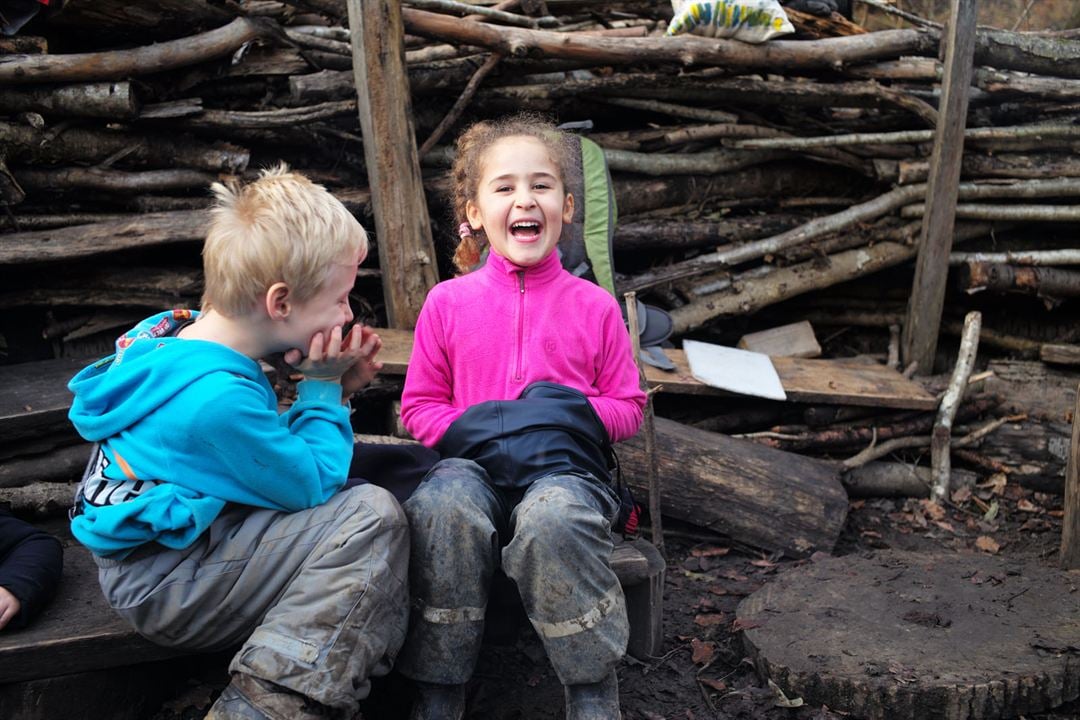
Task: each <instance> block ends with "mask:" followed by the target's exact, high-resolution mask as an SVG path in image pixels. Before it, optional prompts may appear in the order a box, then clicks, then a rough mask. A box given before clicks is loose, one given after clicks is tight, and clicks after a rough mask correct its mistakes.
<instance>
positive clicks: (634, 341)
mask: <svg viewBox="0 0 1080 720" xmlns="http://www.w3.org/2000/svg"><path fill="white" fill-rule="evenodd" d="M623 300H624V301H625V303H626V321H627V325H628V329H629V330H630V341H631V352H632V353H634V364H635V365H636V366H637V369H638V376H639V378H640V382H641V389H642V390H644V391H645V398H646V400H645V409H644V417H643V419H642V426H641V430H642V433H643V434H644V438H645V460H646V472H645V477H646V479H647V480H648V483H649V524H650V526H651V527H652V540H653V544H654V545H656V549H657V550H659V551H660V554H661V555H663V554H664V526H663V521H662V520H661V512H660V497H661V488H660V470H659V463H658V461H657V455H656V427H655V418H654V415H653V403H652V394H651V393H650V392H649V383H648V381H647V380H646V379H645V367H644V366H643V365H642V360H641V336H640V327H641V325H640V324H639V323H638V312H637V294H636V293H633V292H628V293H626V294H625V295H623Z"/></svg>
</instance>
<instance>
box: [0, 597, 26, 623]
mask: <svg viewBox="0 0 1080 720" xmlns="http://www.w3.org/2000/svg"><path fill="white" fill-rule="evenodd" d="M21 609H22V603H20V602H19V598H17V597H15V596H14V595H12V594H11V591H10V590H8V589H7V588H6V587H0V630H3V629H4V627H5V626H6V625H7V624H8V623H9V622H11V618H13V617H15V616H16V615H18V614H19V610H21Z"/></svg>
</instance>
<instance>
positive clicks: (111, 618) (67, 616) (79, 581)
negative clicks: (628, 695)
mask: <svg viewBox="0 0 1080 720" xmlns="http://www.w3.org/2000/svg"><path fill="white" fill-rule="evenodd" d="M45 526H46V525H43V527H45ZM46 529H48V530H49V531H50V532H52V533H53V534H54V535H56V536H57V537H59V538H61V540H62V541H63V543H64V575H63V578H62V580H61V583H60V588H59V591H58V593H57V596H56V598H54V600H53V601H52V603H50V604H49V606H48V607H47V608H46V609H45V610H44V612H43V613H42V614H41V615H40V616H39V617H38V618H37V619H36V620H35V621H34V622H33V623H31V625H30V626H29V627H28V628H24V629H22V630H18V631H11V632H4V633H0V683H18V682H23V681H28V680H36V679H40V678H50V677H57V676H62V675H70V674H75V673H84V672H90V671H94V670H103V669H107V668H114V667H121V666H128V665H140V664H143V663H149V662H154V661H157V660H163V659H166V658H172V657H177V656H180V655H185V654H189V653H186V652H185V651H183V650H176V649H171V648H165V647H161V646H159V645H156V644H154V643H152V642H150V641H149V640H146V639H144V638H142V637H141V636H139V635H138V634H137V633H136V632H135V631H134V630H132V629H131V628H130V627H129V626H128V625H127V623H126V622H124V621H123V620H122V619H121V618H120V617H119V616H118V615H117V614H116V613H114V612H113V611H112V609H111V608H110V607H109V606H108V604H106V602H105V599H104V598H103V597H102V594H101V589H100V588H99V586H98V582H97V565H95V564H94V561H93V559H92V558H91V556H90V553H89V551H87V550H86V549H85V548H83V547H82V546H81V545H79V544H78V543H77V542H76V541H75V540H74V538H72V537H71V535H70V534H69V533H68V531H67V529H66V523H65V522H62V521H55V520H54V521H49V523H47V528H46ZM612 565H613V567H614V569H615V574H616V575H617V576H618V578H619V582H620V583H622V585H623V586H624V587H625V589H626V602H627V612H628V614H629V616H630V625H631V631H630V654H631V655H633V656H635V657H639V658H645V657H648V656H654V655H658V654H659V651H660V646H661V641H662V635H661V629H662V628H661V614H662V591H663V583H664V567H665V566H664V560H663V558H662V557H661V556H660V554H659V552H657V550H656V548H655V547H653V546H652V544H650V543H648V542H646V541H644V540H635V541H633V542H623V543H620V544H619V545H618V546H617V547H616V550H615V553H614V555H613V558H612Z"/></svg>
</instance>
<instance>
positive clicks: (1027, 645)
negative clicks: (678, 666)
mask: <svg viewBox="0 0 1080 720" xmlns="http://www.w3.org/2000/svg"><path fill="white" fill-rule="evenodd" d="M1075 589H1076V577H1075V575H1070V574H1069V573H1067V572H1064V571H1061V570H1057V569H1053V568H1049V567H1042V566H1038V565H1036V564H1034V563H1032V562H1019V561H1010V560H1004V559H1000V558H995V557H990V556H961V555H953V556H948V555H919V554H914V553H903V552H892V551H888V552H882V553H878V554H876V555H873V556H867V557H839V558H828V559H825V560H822V561H821V562H815V563H813V564H810V565H805V566H803V567H800V568H796V569H794V570H792V571H790V572H788V573H787V574H785V575H782V576H780V577H779V578H777V580H775V581H774V582H772V583H770V584H769V585H767V586H765V587H764V588H762V589H761V590H758V591H757V592H755V593H754V594H753V595H751V596H749V597H748V598H746V599H745V600H744V601H743V602H742V603H741V604H740V605H739V608H738V611H737V621H736V622H737V623H738V625H740V626H741V627H742V628H743V629H744V630H743V642H744V645H745V646H746V651H747V653H748V654H749V655H750V656H751V657H752V658H753V659H754V662H755V665H756V667H757V669H758V672H759V673H760V674H761V675H762V676H763V677H766V678H769V679H771V680H772V681H773V682H775V683H776V684H777V685H779V686H780V687H781V689H783V691H784V692H785V693H786V694H787V695H788V696H789V697H794V696H799V697H802V698H803V699H804V700H805V701H806V702H808V703H810V704H814V705H822V704H825V705H828V706H829V707H830V708H833V709H836V710H840V711H843V712H846V713H851V714H852V715H853V716H855V717H860V718H868V719H870V720H879V719H881V720H884V719H885V718H888V720H907V719H910V720H922V719H924V718H940V719H942V720H992V719H995V718H1009V717H1017V716H1019V715H1023V714H1028V713H1035V712H1043V711H1045V710H1049V709H1052V708H1054V707H1057V706H1058V705H1060V704H1062V703H1065V702H1068V701H1071V700H1073V699H1075V698H1077V697H1078V696H1080V658H1078V656H1077V654H1076V652H1075V648H1077V647H1080V622H1078V621H1077V618H1078V617H1080V598H1078V597H1077V596H1076V595H1077V593H1075V592H1074V591H1075Z"/></svg>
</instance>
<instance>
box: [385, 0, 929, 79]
mask: <svg viewBox="0 0 1080 720" xmlns="http://www.w3.org/2000/svg"><path fill="white" fill-rule="evenodd" d="M402 16H403V17H404V19H405V27H406V29H407V30H408V31H410V32H413V33H416V34H417V35H423V36H425V37H431V38H435V39H438V40H443V41H446V42H454V43H463V44H467V45H478V46H482V47H486V48H488V49H490V50H495V51H499V52H502V53H505V54H506V55H508V56H516V57H520V56H524V55H535V54H540V55H542V56H544V57H561V58H570V59H576V60H587V61H590V62H594V63H596V64H601V65H608V64H610V65H626V64H636V63H640V62H672V63H677V64H680V65H718V66H722V67H725V68H728V69H731V70H736V69H738V70H750V69H762V68H768V67H774V68H785V69H786V70H789V71H790V70H797V69H813V68H817V69H828V68H834V67H837V66H841V65H844V64H848V63H858V62H869V61H873V60H885V59H893V58H896V57H899V56H900V55H931V54H935V53H936V52H937V40H936V38H934V37H933V36H932V35H930V34H928V33H921V32H918V31H913V30H886V31H883V32H876V33H867V34H866V35H856V36H850V37H840V38H826V39H824V40H807V41H793V40H773V41H770V42H769V43H767V44H765V45H761V46H757V45H751V44H749V43H742V42H739V41H737V40H724V39H717V38H702V37H697V36H693V35H680V36H679V37H675V38H654V37H648V38H605V37H603V36H588V35H585V36H583V35H578V34H564V33H556V32H550V31H544V30H525V29H519V28H498V27H494V26H492V25H481V24H479V23H469V22H467V21H464V20H458V19H456V18H451V17H447V16H445V15H435V14H433V13H428V12H424V11H423V10H412V9H409V8H405V9H404V10H403V11H402Z"/></svg>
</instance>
